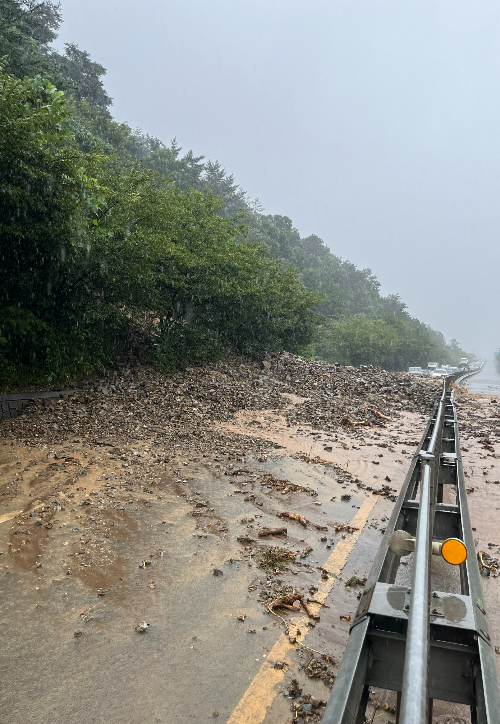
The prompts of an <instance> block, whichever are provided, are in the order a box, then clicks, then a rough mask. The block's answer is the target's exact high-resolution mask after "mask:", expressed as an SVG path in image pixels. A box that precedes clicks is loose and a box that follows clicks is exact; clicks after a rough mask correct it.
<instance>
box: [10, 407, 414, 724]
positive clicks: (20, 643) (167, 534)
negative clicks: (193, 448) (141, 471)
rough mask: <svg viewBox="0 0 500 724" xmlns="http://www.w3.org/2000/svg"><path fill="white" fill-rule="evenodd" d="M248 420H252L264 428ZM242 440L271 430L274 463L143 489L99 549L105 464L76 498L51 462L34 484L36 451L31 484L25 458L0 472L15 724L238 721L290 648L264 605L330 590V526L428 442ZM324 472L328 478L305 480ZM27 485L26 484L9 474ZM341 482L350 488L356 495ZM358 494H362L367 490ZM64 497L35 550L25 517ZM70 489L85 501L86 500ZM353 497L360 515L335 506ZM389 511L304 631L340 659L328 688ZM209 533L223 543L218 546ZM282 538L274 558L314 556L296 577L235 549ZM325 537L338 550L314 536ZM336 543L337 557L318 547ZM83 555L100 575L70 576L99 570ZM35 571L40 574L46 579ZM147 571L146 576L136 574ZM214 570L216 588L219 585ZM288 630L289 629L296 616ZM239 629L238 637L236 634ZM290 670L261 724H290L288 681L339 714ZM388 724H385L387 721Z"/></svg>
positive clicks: (309, 432)
mask: <svg viewBox="0 0 500 724" xmlns="http://www.w3.org/2000/svg"><path fill="white" fill-rule="evenodd" d="M252 416H253V419H255V413H253V415H252ZM249 422H250V421H249V420H246V419H245V418H244V417H243V416H242V417H241V418H238V419H237V420H236V422H235V425H236V426H239V430H240V431H241V432H242V433H243V434H255V427H259V424H260V426H261V427H259V429H258V434H259V435H262V436H265V437H266V438H268V439H270V440H272V441H273V442H274V443H275V444H276V445H280V446H281V447H280V448H279V449H277V452H276V455H275V456H269V458H268V459H262V461H260V462H259V461H258V460H253V459H248V460H246V461H245V462H244V463H243V465H242V467H245V469H248V471H249V474H248V475H245V476H240V477H236V478H233V477H231V476H230V475H229V474H227V475H226V474H224V473H225V472H228V471H227V470H225V469H224V466H221V467H220V468H216V467H215V465H214V466H213V468H212V469H211V470H208V469H207V467H206V466H204V465H201V464H198V463H196V462H190V463H189V464H188V465H183V466H182V467H181V469H180V471H179V470H177V471H175V473H176V474H175V475H166V476H164V477H163V478H162V482H160V483H158V485H157V486H156V487H155V488H154V492H155V495H149V493H148V492H147V491H141V492H137V490H138V489H134V490H133V491H132V492H131V493H130V494H127V495H126V496H125V497H127V498H128V499H129V500H124V501H123V505H122V506H120V507H119V508H116V509H113V510H111V509H109V506H108V510H107V511H106V512H105V511H104V510H103V511H102V512H101V513H99V515H100V517H99V521H100V523H99V527H97V528H96V529H95V530H94V529H92V530H94V533H93V537H91V536H90V533H89V532H88V530H89V521H91V520H93V518H97V516H98V512H95V511H96V510H97V507H98V506H99V505H101V504H100V503H97V502H96V503H95V504H93V505H92V506H85V505H83V503H84V502H85V500H84V499H85V498H86V496H87V495H89V491H92V490H93V488H94V487H95V488H96V489H97V487H98V486H99V485H102V480H101V482H100V483H98V480H100V477H101V473H102V472H103V469H104V468H102V466H104V465H105V464H107V463H106V461H103V462H102V466H101V468H99V469H96V472H91V471H90V472H89V473H88V475H86V476H85V479H84V481H85V486H86V488H85V489H84V490H85V492H81V493H78V494H76V497H75V498H70V497H69V495H70V494H69V492H68V491H69V489H70V487H68V484H67V481H66V482H65V480H66V478H65V476H66V473H64V471H61V470H59V468H56V467H50V466H49V467H44V468H43V470H42V469H41V468H42V458H41V457H40V458H39V459H38V464H37V465H35V466H34V467H32V468H30V469H29V470H28V465H30V464H31V463H29V459H30V458H33V459H35V458H36V453H35V452H33V451H27V452H26V459H24V458H23V464H22V465H21V466H18V465H17V463H16V459H17V458H16V455H17V457H18V458H21V457H22V455H21V451H16V453H15V454H14V452H10V453H9V455H10V457H8V455H7V456H6V457H5V459H3V460H0V463H3V464H4V467H5V475H4V477H3V478H2V481H1V482H2V483H4V484H5V486H6V487H5V490H4V491H3V492H5V493H7V494H6V495H5V496H4V497H3V500H4V501H5V502H4V503H2V507H1V508H0V515H3V516H4V517H3V519H0V521H2V520H3V522H0V550H1V551H2V553H3V555H2V556H0V565H3V566H4V567H3V568H0V596H1V598H0V674H1V676H2V687H1V691H0V706H1V709H2V711H3V712H8V721H9V722H12V724H21V722H22V723H23V724H32V723H33V724H35V722H36V724H49V722H50V723H51V724H54V723H59V722H61V724H62V723H63V722H64V724H73V722H74V723H75V724H76V723H77V722H78V724H90V723H94V722H95V723H101V722H106V723H108V722H109V723H110V724H115V723H116V724H118V723H120V724H123V723H127V722H131V723H132V722H133V723H134V724H135V723H136V722H141V724H152V723H153V722H154V723H156V722H163V723H165V724H174V722H175V723H177V722H179V721H187V722H193V723H194V724H203V722H212V721H214V720H216V721H220V722H225V721H227V720H228V718H229V716H230V715H231V712H232V711H233V710H234V708H235V707H236V705H237V704H238V702H239V701H240V699H241V697H243V696H244V694H245V692H246V690H247V687H248V686H249V685H250V683H251V682H252V680H253V678H254V677H255V675H256V674H257V673H258V672H259V670H260V668H261V666H262V664H263V662H265V661H266V659H267V656H268V654H269V651H270V650H271V648H272V647H273V646H274V644H275V643H276V641H277V640H278V638H279V637H280V636H281V635H282V632H283V625H282V623H281V621H280V620H279V619H278V618H277V617H275V616H271V615H270V614H269V613H268V612H267V611H266V608H265V606H263V604H262V603H260V602H259V600H258V596H259V593H260V592H261V591H263V590H266V589H269V587H270V586H272V585H273V586H274V585H275V584H276V583H277V582H279V581H281V582H282V584H283V585H286V586H294V587H295V588H296V589H297V590H301V591H304V593H307V591H308V590H309V589H310V587H311V586H317V585H319V584H320V581H321V576H322V569H323V566H324V565H325V562H326V561H327V559H328V558H329V556H330V554H332V553H333V552H334V551H335V550H336V547H337V545H338V544H339V543H340V542H341V541H345V540H348V538H349V535H350V534H349V533H345V532H342V531H339V532H338V533H335V531H334V529H333V528H332V526H333V524H339V523H344V522H348V521H350V520H352V518H353V517H354V515H355V514H356V513H357V512H358V510H359V509H360V506H362V505H363V503H364V501H366V500H368V499H370V498H372V497H373V494H372V492H371V491H369V490H366V489H365V488H366V486H368V487H373V488H380V487H381V485H382V484H389V485H390V486H391V487H392V488H393V489H394V490H395V491H396V493H397V492H398V491H399V488H400V486H401V484H402V482H403V480H404V477H405V474H406V471H407V468H408V464H409V461H410V459H411V456H412V454H413V452H414V449H415V447H414V446H413V445H412V443H413V442H414V441H416V440H418V439H419V437H420V434H421V431H422V429H423V426H424V424H425V420H424V418H422V417H420V416H416V415H406V416H403V418H402V419H401V420H399V421H398V422H389V423H388V427H387V428H380V429H374V430H368V431H366V433H363V438H360V437H359V436H356V437H353V436H350V435H349V433H348V432H347V431H340V432H339V433H338V434H337V435H335V434H333V435H332V434H323V432H322V431H321V430H314V429H312V428H310V427H307V426H304V427H303V428H287V427H286V424H283V422H282V420H280V418H279V416H278V415H276V416H273V415H270V414H266V415H263V416H262V419H258V420H257V425H255V424H253V425H252V427H250V426H249ZM316 433H319V434H316ZM329 447H331V448H332V449H331V450H327V449H325V448H329ZM74 454H75V455H77V452H74ZM299 454H302V457H303V459H300V457H299ZM23 455H24V453H23ZM316 457H319V458H321V460H323V461H324V462H322V463H313V462H311V461H312V460H314V459H315V458H316ZM17 462H19V460H18V461H17ZM83 462H85V461H83ZM25 463H27V465H26V466H25ZM324 463H334V464H335V465H336V466H338V467H331V466H330V467H328V465H325V464H324ZM51 464H52V463H51ZM113 464H114V463H113ZM97 467H98V466H97V465H96V468H97ZM108 467H109V466H108ZM21 468H23V469H25V471H24V472H16V471H20V470H21ZM92 469H93V468H92ZM106 469H107V468H106ZM36 470H38V471H39V472H38V473H35V472H34V471H36ZM113 471H114V473H116V470H114V469H113ZM342 471H349V472H351V473H352V475H353V478H352V479H350V478H348V477H346V476H345V475H343V474H342ZM262 473H270V474H272V475H274V476H276V477H277V478H279V479H281V480H289V481H291V482H293V483H295V484H298V485H301V486H303V487H304V488H308V489H310V490H312V491H314V492H315V493H317V495H314V496H313V495H310V494H307V493H290V492H287V493H286V494H285V495H283V494H282V493H281V491H280V490H277V489H275V488H273V487H272V486H268V485H265V484H264V485H262V484H261V479H262ZM30 475H32V476H33V477H30ZM35 475H37V476H38V477H36V479H35V477H34V476H35ZM16 476H17V477H16ZM386 477H389V478H390V481H389V482H388V483H386ZM179 478H180V479H182V481H183V482H182V483H179V482H178V479H179ZM356 478H357V479H358V480H359V481H360V482H361V483H362V484H363V486H365V487H360V486H359V485H357V484H356V482H355V479H356ZM79 480H80V479H79ZM54 481H56V483H57V484H56V485H55V488H54V490H56V491H58V492H57V495H60V498H61V501H62V502H63V505H62V509H61V510H60V511H56V513H55V514H53V515H52V517H51V518H50V520H49V518H48V516H47V517H46V518H45V519H44V520H45V522H46V523H47V524H48V523H50V524H51V525H52V528H50V530H47V529H46V528H45V527H43V526H41V527H40V526H39V528H32V529H31V530H34V531H36V533H37V536H38V535H39V536H40V539H38V538H37V539H36V540H35V538H32V539H29V537H28V535H26V534H25V533H23V531H22V530H21V529H20V527H19V526H18V525H17V523H16V517H17V516H18V515H19V511H20V510H23V509H25V507H26V505H31V503H29V501H30V500H33V499H32V498H30V494H31V495H32V496H33V495H36V496H37V498H36V505H37V506H40V505H43V502H44V500H45V498H44V495H45V493H44V492H43V491H44V490H45V489H46V486H49V485H52V484H54ZM237 481H239V482H237ZM75 485H78V488H76V490H78V489H79V488H80V487H81V485H82V484H81V482H78V483H75ZM72 489H73V488H72ZM125 490H128V488H125ZM101 492H102V491H100V492H99V493H98V494H99V495H100V494H101ZM195 493H199V497H200V498H201V499H203V501H205V503H206V504H207V508H202V509H201V510H202V514H203V525H201V527H200V524H199V521H200V518H197V517H195V516H193V515H192V513H193V505H192V504H191V503H190V502H189V500H188V498H189V496H192V495H194V494H195ZM90 494H92V493H90ZM342 495H348V496H350V498H349V499H348V500H342V499H341V496H342ZM186 496H188V497H186ZM97 497H98V496H97V495H96V496H95V498H96V499H97ZM245 498H246V500H245ZM71 501H76V502H71ZM78 501H79V503H81V504H82V505H81V506H80V505H79V503H78ZM70 505H74V507H73V508H72V507H70ZM393 505H394V503H393V502H392V501H391V500H389V499H387V498H384V497H382V496H377V500H376V504H375V507H374V508H373V511H372V513H371V514H370V515H369V516H368V519H367V521H366V524H365V525H364V527H363V529H362V531H361V532H360V533H359V538H358V539H357V542H356V545H355V547H354V549H353V550H352V552H351V554H350V555H349V557H348V560H347V563H346V564H345V566H344V567H343V568H342V570H341V572H340V574H339V576H338V580H335V583H334V587H333V589H332V592H331V594H330V595H329V597H328V599H327V601H326V604H327V606H328V608H322V609H321V611H320V621H319V622H316V623H315V624H314V625H313V626H310V627H309V626H308V633H307V645H308V646H309V647H311V648H313V649H315V650H316V651H320V652H325V653H328V654H329V655H330V656H332V657H333V659H334V662H335V663H334V669H335V670H337V668H338V665H339V664H340V661H341V658H342V654H343V651H344V648H345V644H346V642H347V639H348V633H349V627H350V621H349V620H348V618H349V617H350V618H351V621H352V617H353V615H354V613H355V611H356V608H357V605H358V596H359V595H360V592H361V590H362V588H359V587H357V586H356V585H353V584H350V585H346V583H348V582H349V581H350V580H352V579H353V576H356V577H357V578H363V577H365V576H366V575H367V573H368V571H369V568H370V566H371V562H372V560H373V557H374V555H375V552H376V550H377V548H378V545H379V543H380V539H381V532H382V531H383V530H384V523H385V521H386V520H387V518H388V516H389V515H390V513H391V510H392V507H393ZM120 508H123V509H120ZM283 510H289V511H293V512H297V513H299V514H301V515H303V516H304V517H305V518H306V519H307V520H308V521H309V522H310V523H309V524H308V526H307V528H304V527H303V526H301V525H300V523H298V522H296V521H289V520H286V521H283V520H282V519H279V518H277V515H278V513H279V512H280V511H283ZM210 516H212V518H210ZM210 520H213V521H214V526H213V527H214V530H215V532H214V533H211V532H208V527H207V526H208V523H207V521H210ZM197 521H198V525H197ZM283 523H286V527H287V529H288V536H287V538H281V539H280V538H275V539H273V540H271V539H269V545H275V546H283V547H285V548H286V549H288V550H290V551H292V552H295V553H297V552H299V553H300V552H303V551H305V550H307V549H309V548H312V551H311V552H310V553H309V554H308V555H307V557H306V558H304V559H300V558H299V559H298V562H299V563H300V565H299V564H297V565H292V566H290V570H288V571H285V572H283V573H277V574H276V573H274V574H268V573H266V572H265V571H263V570H262V569H261V568H258V567H257V565H256V562H255V559H253V558H251V557H247V558H245V555H244V554H245V551H244V547H242V545H240V544H239V543H238V542H237V537H238V536H241V535H248V536H251V537H254V538H256V537H257V536H256V533H257V531H258V528H259V527H273V526H276V525H282V524H283ZM92 525H97V523H95V524H94V523H92ZM325 525H327V526H328V532H326V533H325V532H323V531H321V530H318V527H319V528H322V527H324V526H325ZM224 528H225V530H224ZM38 530H40V533H39V532H38ZM14 533H16V535H14ZM108 534H109V535H110V538H107V537H106V536H107V535H108ZM325 536H326V537H327V541H322V540H321V539H322V538H323V537H325ZM87 539H91V540H90V541H88V540H87ZM82 541H83V542H82ZM85 541H87V542H85ZM265 542H266V543H267V539H266V541H265ZM9 543H12V544H13V545H12V546H10V547H9V545H8V544H9ZM328 546H330V547H328ZM83 549H85V550H86V553H85V555H89V554H91V556H92V558H93V560H94V563H93V564H92V565H90V564H89V567H88V568H85V567H83V568H82V566H80V565H77V562H76V561H77V560H80V558H79V557H77V555H76V554H78V556H80V555H81V556H82V558H81V560H85V561H87V560H88V559H87V558H84V557H83V553H81V550H83ZM9 550H13V551H19V552H18V553H8V551H9ZM72 554H75V555H72ZM4 560H5V563H4ZM40 560H41V561H43V565H42V567H41V568H37V561H40ZM143 561H151V564H150V565H147V566H146V567H140V566H141V564H142V562H143ZM214 570H218V571H221V572H222V575H214V574H213V571H214ZM68 571H69V572H70V573H69V574H68ZM99 588H100V589H102V590H101V591H98V589H99ZM99 593H100V594H103V595H98V594H99ZM282 613H283V616H284V618H285V619H286V620H287V621H289V622H290V625H292V624H293V620H294V618H296V616H295V614H294V613H292V612H282ZM239 615H245V616H246V618H245V620H244V621H238V619H237V617H238V616H239ZM301 615H302V616H303V614H301ZM142 622H145V623H146V624H150V625H149V626H148V627H147V631H146V633H142V634H141V633H138V632H136V631H135V627H136V625H137V624H138V623H142ZM250 631H252V632H254V633H249V632H250ZM79 632H81V635H77V636H75V635H74V634H75V633H79ZM289 656H290V669H289V671H288V672H287V673H286V676H285V678H284V681H283V684H282V686H281V687H278V689H277V690H276V692H275V696H274V698H273V699H272V701H270V702H269V707H268V709H267V712H266V715H265V720H262V724H285V722H287V721H289V720H290V719H291V712H290V702H289V701H288V700H287V699H286V698H285V697H284V696H283V692H284V691H286V689H287V687H288V686H289V683H290V681H291V679H292V678H298V680H299V681H300V683H301V686H302V687H303V689H304V691H305V692H307V693H310V694H312V695H314V696H316V697H317V698H320V699H325V700H326V699H327V698H328V696H329V689H328V687H327V686H325V685H324V684H323V683H322V682H321V681H317V680H311V679H309V678H308V677H307V676H306V674H305V673H304V672H303V671H302V669H301V666H303V664H304V663H306V661H307V654H306V653H305V652H304V651H303V650H300V649H299V650H296V649H292V650H291V652H290V655H289ZM381 696H382V698H383V697H384V696H386V695H381ZM387 698H388V697H387V696H386V699H387ZM388 700H390V697H389V698H388ZM216 713H217V716H214V715H215V714H216ZM384 717H386V720H389V719H390V718H389V716H388V715H387V714H386V713H385V712H384Z"/></svg>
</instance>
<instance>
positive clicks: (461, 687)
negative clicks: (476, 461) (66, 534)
mask: <svg viewBox="0 0 500 724" xmlns="http://www.w3.org/2000/svg"><path fill="white" fill-rule="evenodd" d="M479 371H480V370H479V369H478V370H474V371H473V374H475V373H477V372H479ZM467 376H470V373H469V374H468V375H467ZM462 378H463V377H462ZM450 381H451V379H450V378H448V379H445V380H444V382H443V392H442V395H441V397H440V399H439V401H438V402H437V403H436V406H435V408H434V411H433V414H432V415H431V418H430V420H429V422H428V424H427V427H426V430H425V432H424V434H423V436H422V439H421V441H420V444H419V446H418V449H417V452H416V453H415V455H414V456H413V459H412V461H411V464H410V468H409V470H408V474H407V476H406V478H405V481H404V483H403V487H402V489H401V493H400V495H399V498H398V501H397V503H396V505H395V507H394V510H393V513H392V516H391V519H390V521H389V523H388V525H387V528H386V531H385V534H384V538H383V540H382V543H381V545H380V548H379V550H378V552H377V554H376V556H375V560H374V562H373V565H372V568H371V571H370V574H369V576H368V579H367V582H366V585H365V590H364V592H363V595H362V597H361V600H360V602H359V606H358V610H357V613H356V616H355V619H354V623H353V625H352V627H351V632H350V636H349V641H348V643H347V647H346V650H345V653H344V657H343V659H342V664H341V667H340V670H339V673H338V676H337V679H336V681H335V685H334V687H333V690H332V694H331V696H330V700H329V702H328V705H327V708H326V712H325V715H324V717H323V724H363V722H364V721H365V712H366V707H367V704H368V699H369V694H370V687H377V688H380V689H391V690H393V691H396V692H397V710H398V720H397V721H398V724H428V723H429V722H430V721H431V720H432V702H433V700H444V701H450V702H457V703H459V704H465V705H468V706H469V707H470V711H471V721H472V724H500V690H499V686H498V680H497V675H496V667H495V654H494V651H493V648H492V645H491V639H490V635H489V632H488V621H487V616H486V611H485V609H484V603H483V597H482V591H481V583H480V574H479V569H478V565H477V559H476V554H475V548H474V540H473V536H472V528H471V524H470V518H469V511H468V507H467V490H466V487H465V479H464V474H463V468H462V459H461V454H460V441H459V432H458V422H457V416H456V411H455V406H454V403H453V391H452V390H450ZM444 498H447V499H448V500H450V499H452V501H453V502H444V501H443V499H444ZM394 531H405V533H404V534H403V536H404V535H405V534H406V535H407V536H408V540H412V541H413V543H412V545H414V554H413V559H412V565H413V571H412V579H411V587H409V586H408V584H407V583H406V582H405V578H404V577H403V576H401V575H400V574H401V572H400V570H399V569H400V563H401V555H404V554H405V553H402V554H401V555H397V554H396V553H395V552H394V544H393V543H392V542H391V536H393V533H394ZM398 535H399V534H398ZM412 536H416V538H415V539H413V538H412ZM450 538H453V539H459V540H460V541H462V542H463V544H465V547H466V549H467V552H468V555H467V558H466V560H465V561H464V562H463V563H461V564H460V565H459V566H456V567H455V566H450V569H451V570H450V571H449V574H450V575H449V576H448V578H447V576H445V577H444V578H445V580H446V581H447V582H446V584H444V583H443V582H441V584H440V585H441V586H443V587H446V588H448V590H445V591H432V580H433V573H434V574H435V573H436V565H437V564H436V563H435V564H434V565H433V556H432V553H433V545H432V544H433V542H434V545H436V544H438V542H441V541H443V540H446V539H450ZM392 540H394V538H392ZM391 546H392V548H393V550H391ZM438 549H439V544H438ZM443 566H449V564H447V563H444V562H443V563H442V567H443ZM408 568H410V566H408V567H407V568H405V569H402V570H405V571H407V570H408ZM457 569H458V570H457ZM447 575H448V572H447ZM398 578H399V579H400V580H399V581H398ZM441 578H442V577H441ZM457 590H459V591H460V593H457V592H456V591H457Z"/></svg>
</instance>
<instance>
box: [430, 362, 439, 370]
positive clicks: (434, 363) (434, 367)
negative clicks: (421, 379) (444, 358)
mask: <svg viewBox="0 0 500 724" xmlns="http://www.w3.org/2000/svg"><path fill="white" fill-rule="evenodd" d="M438 367H439V364H438V363H437V362H428V363H427V369H428V370H437V368H438Z"/></svg>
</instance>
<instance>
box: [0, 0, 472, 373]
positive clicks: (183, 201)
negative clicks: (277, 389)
mask: <svg viewBox="0 0 500 724" xmlns="http://www.w3.org/2000/svg"><path fill="white" fill-rule="evenodd" d="M61 20H62V19H61V12H60V7H59V5H58V4H57V3H54V2H52V1H50V0H49V1H47V2H36V0H0V257H1V264H0V384H1V385H3V386H4V387H5V386H9V385H10V386H13V385H16V384H26V383H33V382H39V383H44V382H49V383H50V382H54V381H61V380H64V379H78V378H79V377H82V376H83V375H86V374H90V373H91V372H93V371H94V370H100V369H101V370H102V369H104V368H106V367H108V366H113V365H116V364H117V363H119V361H120V360H124V359H128V360H130V359H135V360H136V361H141V362H144V363H148V364H150V363H152V364H155V365H156V366H157V367H159V368H161V369H165V370H167V371H173V370H176V369H179V368H182V367H184V366H186V365H189V364H193V363H198V362H200V361H202V360H204V359H209V358H217V357H220V356H221V355H223V354H224V353H225V352H226V351H227V350H228V349H234V350H238V351H241V352H244V353H258V352H263V351H266V350H274V351H278V350H288V351H291V352H295V353H300V354H304V355H307V356H309V357H315V358H318V359H323V360H326V361H329V362H338V363H341V364H353V365H359V364H373V365H380V366H382V367H384V368H386V369H390V370H402V369H405V368H406V367H407V366H408V365H423V366H424V365H427V362H428V361H429V360H431V359H434V360H436V361H439V362H440V363H441V364H444V363H453V362H456V361H457V360H458V358H459V357H460V356H462V355H464V354H465V352H464V351H463V350H462V349H460V345H459V344H458V343H457V341H456V340H452V341H451V342H450V343H449V344H448V343H447V342H446V340H445V338H444V336H443V335H442V334H441V333H440V332H437V331H435V330H433V329H431V328H430V327H429V326H428V325H426V324H425V323H423V322H421V321H419V320H417V319H415V318H413V317H412V316H411V315H410V314H409V312H408V310H407V307H406V305H405V304H404V302H403V301H402V300H401V299H400V297H399V296H398V295H390V296H387V297H384V296H382V295H381V294H380V284H379V282H378V281H377V278H376V277H375V276H374V275H373V273H372V272H371V270H370V269H358V268H356V266H354V265H353V264H351V263H350V262H348V261H345V260H343V259H341V258H339V257H338V256H336V255H335V254H333V253H332V252H331V251H330V248H329V247H334V245H335V244H334V241H329V242H328V245H327V244H326V243H325V242H324V241H323V240H322V239H320V238H319V237H317V236H314V235H311V236H308V237H307V238H301V236H300V234H299V232H298V231H297V229H295V228H294V226H293V222H292V220H291V219H290V218H288V217H287V216H280V215H268V214H265V213H264V210H263V209H262V208H261V206H260V204H259V203H258V201H256V200H255V201H254V200H251V199H249V198H248V196H247V194H246V193H245V192H244V190H243V189H241V187H240V186H239V185H238V184H237V182H236V181H235V179H234V177H233V175H231V174H230V173H227V172H226V170H225V168H224V167H223V166H222V165H221V164H220V163H219V162H217V161H208V160H206V159H205V158H204V157H203V156H196V155H195V154H194V153H193V152H192V151H188V152H184V153H183V151H182V148H181V147H180V146H179V145H178V143H177V141H176V140H175V139H174V140H173V141H172V142H171V143H170V145H165V144H164V143H163V142H162V141H160V140H159V139H157V138H154V137H152V136H150V135H148V134H144V133H142V132H141V131H140V130H137V129H136V130H134V129H131V128H130V127H129V126H128V125H127V124H126V123H118V122H117V121H115V120H114V119H113V116H112V113H111V110H110V109H111V107H112V99H111V98H110V97H109V95H108V94H107V92H106V89H105V87H104V83H103V78H104V76H105V73H106V71H105V69H104V68H103V67H102V66H101V65H100V64H99V63H98V62H95V61H94V60H92V59H91V57H90V56H89V54H88V53H87V52H85V51H83V50H80V48H79V47H78V46H77V45H76V44H67V45H66V46H65V52H64V54H60V53H58V52H56V51H55V50H54V49H53V48H52V46H51V44H52V42H53V41H54V40H55V38H56V37H57V31H58V28H59V26H60V24H61ZM179 131H180V132H181V131H182V129H179ZM469 356H470V355H469Z"/></svg>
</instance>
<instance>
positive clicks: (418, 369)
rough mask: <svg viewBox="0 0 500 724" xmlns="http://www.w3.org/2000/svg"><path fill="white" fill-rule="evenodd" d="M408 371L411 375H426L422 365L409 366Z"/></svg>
mask: <svg viewBox="0 0 500 724" xmlns="http://www.w3.org/2000/svg"><path fill="white" fill-rule="evenodd" d="M408 373H409V374H410V375H420V377H423V376H424V371H423V369H422V368H421V367H408Z"/></svg>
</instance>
